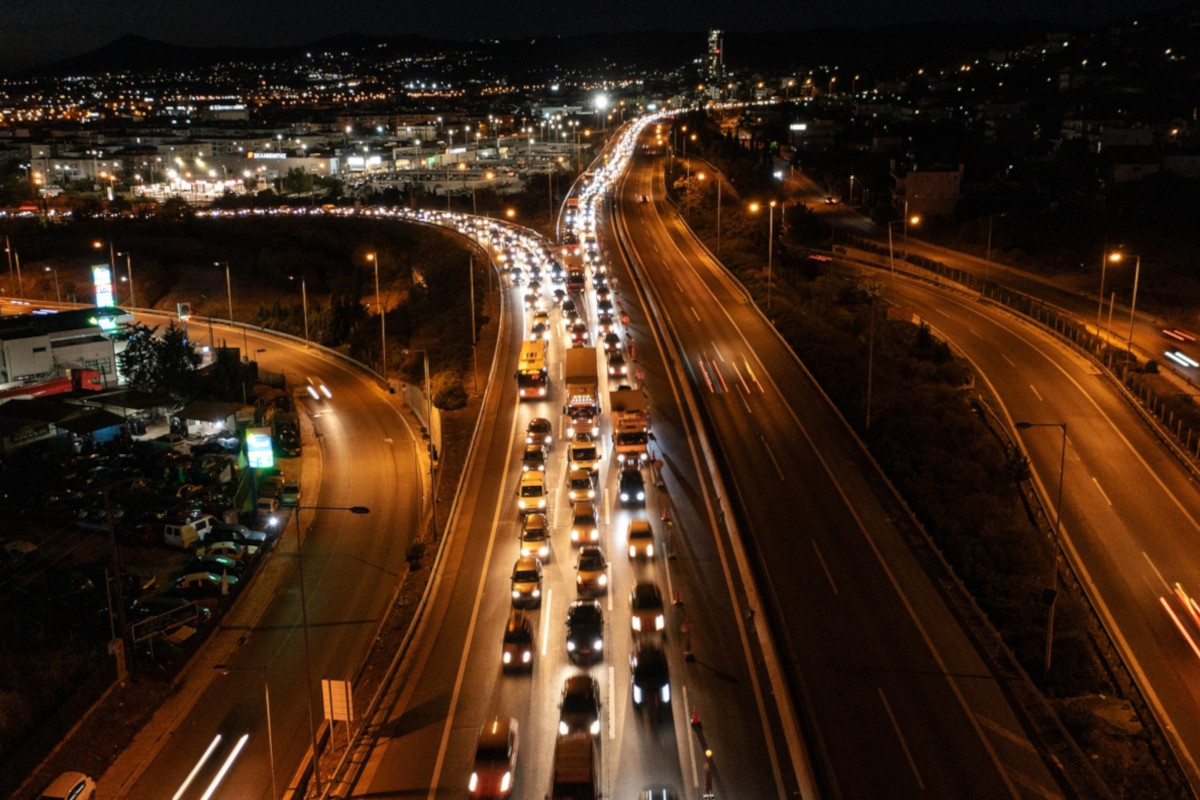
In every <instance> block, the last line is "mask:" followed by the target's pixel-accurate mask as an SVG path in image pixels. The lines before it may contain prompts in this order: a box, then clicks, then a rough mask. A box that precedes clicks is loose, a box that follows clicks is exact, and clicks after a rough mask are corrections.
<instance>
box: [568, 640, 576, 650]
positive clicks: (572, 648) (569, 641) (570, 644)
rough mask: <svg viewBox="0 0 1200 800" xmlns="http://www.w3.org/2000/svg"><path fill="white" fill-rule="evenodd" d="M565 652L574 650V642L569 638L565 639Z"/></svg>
mask: <svg viewBox="0 0 1200 800" xmlns="http://www.w3.org/2000/svg"><path fill="white" fill-rule="evenodd" d="M567 652H568V653H574V652H575V643H574V642H573V641H571V640H570V639H567Z"/></svg>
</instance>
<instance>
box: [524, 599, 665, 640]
mask: <svg viewBox="0 0 1200 800" xmlns="http://www.w3.org/2000/svg"><path fill="white" fill-rule="evenodd" d="M513 594H514V595H515V594H516V592H513ZM631 624H632V625H633V629H634V630H635V631H640V630H641V629H642V618H641V617H632V618H631Z"/></svg>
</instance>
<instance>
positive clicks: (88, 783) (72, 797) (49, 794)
mask: <svg viewBox="0 0 1200 800" xmlns="http://www.w3.org/2000/svg"><path fill="white" fill-rule="evenodd" d="M95 796H96V781H94V780H93V779H92V778H91V777H89V776H87V775H85V774H83V773H82V772H64V773H62V774H61V775H59V776H58V777H57V778H55V779H54V780H53V781H51V782H50V785H49V786H47V787H46V788H45V789H43V790H42V794H41V796H40V800H93V798H95Z"/></svg>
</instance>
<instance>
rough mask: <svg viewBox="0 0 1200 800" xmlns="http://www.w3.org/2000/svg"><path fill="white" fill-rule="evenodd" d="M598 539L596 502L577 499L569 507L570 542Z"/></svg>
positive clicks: (594, 540) (582, 542) (598, 527)
mask: <svg viewBox="0 0 1200 800" xmlns="http://www.w3.org/2000/svg"><path fill="white" fill-rule="evenodd" d="M598 541H600V526H599V525H597V524H596V504H595V503H593V502H592V501H591V500H577V501H575V504H574V505H573V506H572V507H571V544H584V543H586V542H598Z"/></svg>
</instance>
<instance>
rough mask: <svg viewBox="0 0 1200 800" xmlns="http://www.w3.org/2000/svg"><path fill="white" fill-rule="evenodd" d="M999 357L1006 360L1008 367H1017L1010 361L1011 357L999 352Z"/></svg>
mask: <svg viewBox="0 0 1200 800" xmlns="http://www.w3.org/2000/svg"><path fill="white" fill-rule="evenodd" d="M1000 357H1001V358H1003V359H1004V360H1005V361H1007V362H1008V365H1009V366H1010V367H1012V368H1013V369H1016V368H1017V365H1016V364H1014V363H1013V362H1012V359H1011V358H1009V357H1008V356H1006V355H1004V353H1001V354H1000Z"/></svg>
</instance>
